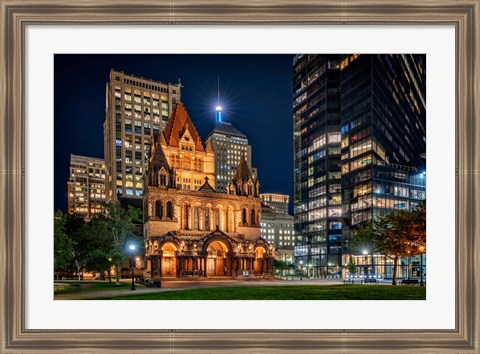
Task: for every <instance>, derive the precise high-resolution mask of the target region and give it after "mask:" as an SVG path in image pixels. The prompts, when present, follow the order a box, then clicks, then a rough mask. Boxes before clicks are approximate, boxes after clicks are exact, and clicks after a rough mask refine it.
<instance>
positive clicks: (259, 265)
mask: <svg viewBox="0 0 480 354" xmlns="http://www.w3.org/2000/svg"><path fill="white" fill-rule="evenodd" d="M266 253H267V252H266V250H265V248H263V247H262V246H258V247H257V248H255V263H254V265H253V272H254V273H255V274H259V273H263V263H264V262H266V261H267V260H266V257H265V255H266Z"/></svg>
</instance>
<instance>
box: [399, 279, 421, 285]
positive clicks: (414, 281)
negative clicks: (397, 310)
mask: <svg viewBox="0 0 480 354" xmlns="http://www.w3.org/2000/svg"><path fill="white" fill-rule="evenodd" d="M402 285H420V283H419V282H418V279H402Z"/></svg>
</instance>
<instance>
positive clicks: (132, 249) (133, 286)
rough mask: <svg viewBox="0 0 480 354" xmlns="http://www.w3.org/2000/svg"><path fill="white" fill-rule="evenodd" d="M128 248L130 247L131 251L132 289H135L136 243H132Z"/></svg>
mask: <svg viewBox="0 0 480 354" xmlns="http://www.w3.org/2000/svg"><path fill="white" fill-rule="evenodd" d="M128 248H129V249H130V253H131V256H130V266H131V267H132V287H131V288H130V290H135V282H134V280H133V265H134V264H135V260H134V258H133V253H134V252H135V245H130V246H129V247H128Z"/></svg>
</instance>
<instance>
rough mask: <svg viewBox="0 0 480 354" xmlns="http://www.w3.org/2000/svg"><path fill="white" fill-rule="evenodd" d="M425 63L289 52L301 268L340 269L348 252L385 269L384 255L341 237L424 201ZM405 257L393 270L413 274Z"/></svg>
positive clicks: (365, 269)
mask: <svg viewBox="0 0 480 354" xmlns="http://www.w3.org/2000/svg"><path fill="white" fill-rule="evenodd" d="M425 61H426V57H425V55H356V54H352V55H339V56H333V55H297V56H296V57H295V59H294V64H293V94H294V98H293V109H294V115H293V116H294V139H295V227H296V246H295V257H296V259H295V260H296V265H297V267H298V268H299V269H302V270H303V271H304V272H308V274H309V275H311V276H317V275H318V276H322V275H324V274H338V275H343V276H345V275H346V267H345V265H346V263H347V262H348V260H349V256H350V255H353V256H354V260H355V263H356V264H357V265H360V264H361V265H362V267H360V271H361V274H364V275H375V276H385V277H389V274H391V267H392V265H391V263H390V262H389V260H388V259H384V257H383V256H380V255H372V254H371V251H368V250H354V249H351V247H350V243H351V242H350V241H351V236H352V230H354V229H355V228H356V227H358V225H359V224H360V223H362V222H365V221H367V220H369V219H372V218H373V217H375V216H377V215H380V214H382V215H383V214H385V213H392V212H395V211H396V210H412V209H414V208H415V207H416V206H417V205H418V203H419V202H420V201H422V200H425V199H426V194H425V185H426V173H425V171H426V169H425V167H426V166H425V159H424V157H422V156H425V155H424V154H425V151H426V142H425V136H426V119H425V83H426V82H425V77H426V75H425V74H426V73H425ZM311 78H316V79H315V80H314V81H312V79H311ZM313 82H317V84H316V85H315V87H313V86H312V84H313ZM317 103H320V104H319V105H317ZM335 115H336V116H337V117H339V118H338V119H337V120H336V121H335V119H334V116H335ZM335 122H336V124H337V125H335ZM336 133H338V134H339V137H338V136H337V135H336ZM337 141H338V142H337ZM362 252H368V253H370V254H367V255H366V256H365V255H364V254H362ZM339 255H342V257H340V256H339ZM402 261H404V260H402ZM422 263H424V259H423V260H422ZM367 264H368V265H367ZM408 264H410V271H408V270H405V271H404V270H403V268H402V265H400V266H399V267H400V268H402V269H399V275H400V276H402V274H407V273H408V272H410V276H413V273H414V272H413V270H412V264H413V261H412V262H410V260H409V263H408Z"/></svg>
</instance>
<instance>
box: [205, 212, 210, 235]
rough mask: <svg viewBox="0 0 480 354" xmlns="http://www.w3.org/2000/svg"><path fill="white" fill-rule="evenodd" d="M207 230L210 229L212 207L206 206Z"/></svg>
mask: <svg viewBox="0 0 480 354" xmlns="http://www.w3.org/2000/svg"><path fill="white" fill-rule="evenodd" d="M205 230H207V231H210V209H209V208H205Z"/></svg>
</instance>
